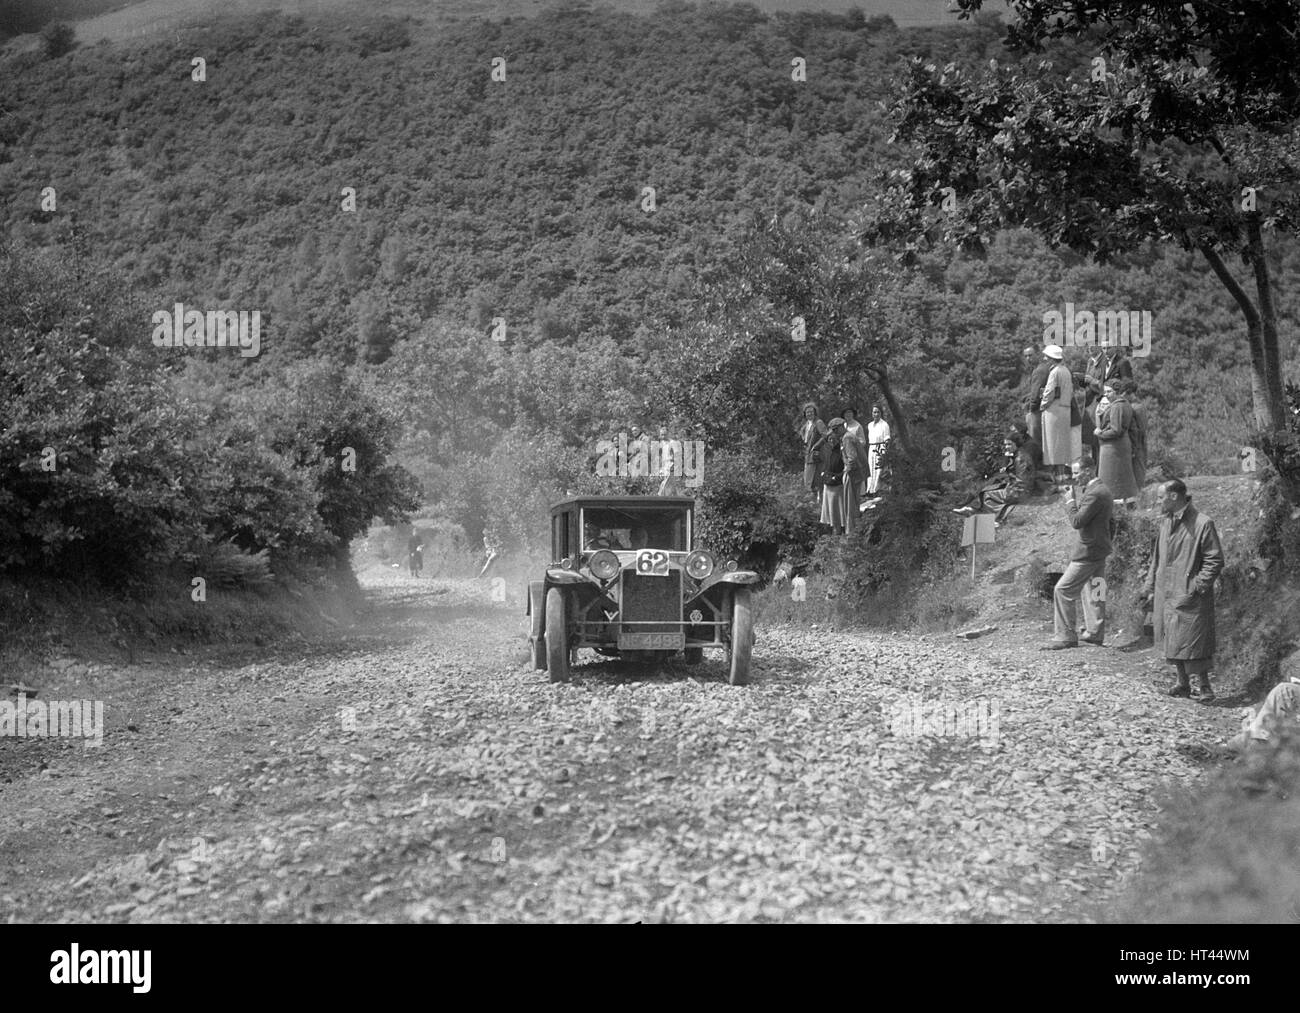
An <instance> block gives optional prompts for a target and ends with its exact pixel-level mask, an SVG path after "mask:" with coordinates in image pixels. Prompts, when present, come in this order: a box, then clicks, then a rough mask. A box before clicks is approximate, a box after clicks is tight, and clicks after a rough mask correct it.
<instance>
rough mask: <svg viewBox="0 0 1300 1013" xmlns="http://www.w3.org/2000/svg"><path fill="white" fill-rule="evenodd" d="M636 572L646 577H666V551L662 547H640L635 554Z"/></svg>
mask: <svg viewBox="0 0 1300 1013" xmlns="http://www.w3.org/2000/svg"><path fill="white" fill-rule="evenodd" d="M636 572H637V573H642V574H645V575H646V576H647V577H667V576H668V553H666V552H664V551H663V550H662V549H642V550H641V551H640V552H638V553H637V554H636Z"/></svg>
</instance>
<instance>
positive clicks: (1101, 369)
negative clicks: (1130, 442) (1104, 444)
mask: <svg viewBox="0 0 1300 1013" xmlns="http://www.w3.org/2000/svg"><path fill="white" fill-rule="evenodd" d="M1125 351H1126V350H1125V349H1124V348H1122V347H1118V346H1117V347H1115V348H1110V347H1108V346H1104V345H1103V346H1101V347H1099V348H1098V350H1097V354H1096V355H1093V356H1089V358H1088V366H1087V369H1086V370H1085V371H1084V373H1082V374H1081V375H1080V379H1081V381H1082V386H1083V387H1085V388H1086V393H1085V394H1084V406H1083V407H1084V434H1083V437H1084V441H1085V442H1088V443H1091V444H1092V453H1093V459H1094V460H1096V461H1100V460H1101V456H1100V442H1099V441H1098V439H1097V431H1098V430H1099V429H1100V428H1101V426H1100V423H1099V422H1098V418H1099V416H1100V414H1101V412H1100V410H1099V408H1098V402H1099V401H1101V398H1102V395H1103V393H1104V392H1105V388H1106V384H1107V383H1110V382H1112V381H1114V380H1131V379H1132V378H1133V363H1132V362H1131V361H1130V360H1129V358H1128V356H1127V355H1126V354H1125Z"/></svg>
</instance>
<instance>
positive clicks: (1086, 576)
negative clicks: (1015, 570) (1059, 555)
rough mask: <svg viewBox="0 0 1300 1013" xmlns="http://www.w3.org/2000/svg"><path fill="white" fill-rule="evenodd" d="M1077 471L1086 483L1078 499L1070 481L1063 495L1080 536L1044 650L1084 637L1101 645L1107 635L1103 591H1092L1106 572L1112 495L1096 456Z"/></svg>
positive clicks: (1055, 595)
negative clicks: (1100, 475) (1099, 474)
mask: <svg viewBox="0 0 1300 1013" xmlns="http://www.w3.org/2000/svg"><path fill="white" fill-rule="evenodd" d="M1079 477H1080V478H1081V479H1082V480H1083V481H1084V483H1085V484H1084V487H1083V494H1082V496H1081V497H1080V499H1079V500H1078V502H1076V501H1075V496H1074V489H1073V487H1071V489H1070V494H1069V496H1068V497H1067V498H1066V501H1065V507H1066V510H1067V511H1068V512H1069V515H1070V525H1071V526H1072V527H1073V528H1074V529H1075V531H1077V532H1078V536H1077V538H1076V540H1075V545H1074V551H1073V552H1072V553H1071V554H1070V563H1069V565H1068V566H1067V567H1066V568H1065V573H1063V574H1061V579H1060V580H1058V581H1057V582H1056V588H1055V589H1054V590H1053V592H1052V612H1053V620H1054V627H1055V632H1054V634H1053V636H1052V639H1051V640H1050V641H1049V642H1048V643H1046V644H1045V645H1043V647H1042V650H1044V651H1059V650H1063V649H1065V648H1068V647H1078V646H1079V643H1080V641H1082V642H1083V643H1086V644H1094V645H1096V646H1097V647H1101V646H1102V645H1103V644H1104V643H1105V640H1106V601H1105V594H1104V593H1103V594H1101V595H1097V594H1096V593H1095V592H1094V590H1093V581H1094V580H1096V579H1097V578H1098V577H1103V574H1104V572H1105V569H1106V557H1107V556H1109V555H1110V549H1111V540H1110V516H1111V511H1112V509H1113V507H1114V501H1113V498H1112V497H1111V494H1110V490H1109V489H1107V488H1106V483H1104V482H1103V481H1102V480H1101V479H1100V478H1098V477H1097V472H1096V468H1095V465H1094V462H1093V460H1092V458H1090V457H1085V458H1083V459H1082V461H1081V463H1080V466H1079ZM1103 579H1104V577H1103ZM1103 587H1104V584H1103ZM1080 599H1082V600H1083V622H1084V630H1083V636H1079V630H1078V628H1077V624H1078V608H1077V606H1078V603H1079V600H1080Z"/></svg>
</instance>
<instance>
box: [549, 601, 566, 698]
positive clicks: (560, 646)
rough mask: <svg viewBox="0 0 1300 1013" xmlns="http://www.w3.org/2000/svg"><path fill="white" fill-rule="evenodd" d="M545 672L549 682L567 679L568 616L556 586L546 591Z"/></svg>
mask: <svg viewBox="0 0 1300 1013" xmlns="http://www.w3.org/2000/svg"><path fill="white" fill-rule="evenodd" d="M546 674H547V675H548V676H550V679H551V682H568V681H569V628H568V617H567V616H566V615H565V609H564V594H563V592H561V591H560V589H559V588H558V587H553V588H551V589H550V590H549V591H547V592H546Z"/></svg>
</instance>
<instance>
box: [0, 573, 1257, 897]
mask: <svg viewBox="0 0 1300 1013" xmlns="http://www.w3.org/2000/svg"><path fill="white" fill-rule="evenodd" d="M482 588H483V585H481V584H475V582H472V581H461V582H438V581H432V580H421V581H416V580H412V579H410V578H408V577H406V576H405V575H404V574H397V573H395V572H387V573H385V572H382V571H379V572H378V578H377V581H372V583H371V586H370V587H369V588H368V591H367V593H368V594H369V595H370V598H371V602H372V611H371V614H370V615H368V616H365V617H363V622H362V623H361V624H359V625H358V626H357V628H355V629H353V630H348V631H343V632H341V634H340V637H339V639H338V641H337V642H334V643H326V644H314V645H311V644H299V645H285V646H283V647H282V648H281V649H280V650H279V651H276V652H270V651H262V650H252V651H249V652H245V653H243V654H239V653H235V652H231V651H226V652H224V654H220V655H212V656H210V657H207V658H203V659H197V660H196V659H183V658H179V657H178V656H171V658H174V659H175V660H173V661H168V660H167V659H162V662H161V663H159V662H153V663H148V664H144V665H137V666H133V667H131V668H129V669H125V668H124V669H114V668H97V669H95V670H92V671H90V672H89V673H84V674H78V672H79V669H78V668H76V667H72V668H68V669H66V670H65V671H64V672H63V673H62V674H61V675H58V676H53V677H52V678H51V679H50V681H49V682H48V683H47V684H46V685H44V686H42V696H43V698H45V699H58V698H63V699H74V698H80V697H87V696H95V697H97V698H101V699H103V700H104V701H105V710H106V715H107V719H106V723H107V731H106V733H105V737H104V742H103V745H102V746H101V747H99V748H91V749H85V748H83V746H82V745H81V744H75V745H74V744H70V743H68V742H67V741H65V740H58V739H0V846H3V848H4V851H5V854H6V855H8V856H10V861H9V862H8V863H6V865H5V867H4V870H3V872H0V919H7V920H11V921H43V920H83V919H84V920H90V921H157V920H178V921H261V920H271V921H275V920H283V921H309V920H319V921H334V920H341V921H355V920H380V921H387V920H450V921H489V920H491V921H495V920H597V921H637V920H657V919H668V920H682V921H695V920H751V919H753V920H783V919H784V920H864V921H879V920H901V921H971V920H976V921H988V920H992V921H1001V920H1011V921H1041V920H1059V919H1078V918H1088V917H1093V916H1094V914H1095V912H1094V909H1093V907H1092V905H1093V904H1094V903H1095V902H1103V903H1104V902H1105V901H1106V900H1107V899H1108V898H1109V897H1110V896H1112V895H1113V892H1114V891H1115V890H1117V889H1119V888H1120V885H1121V876H1122V874H1123V873H1125V872H1126V871H1128V870H1130V869H1132V868H1133V867H1134V864H1135V862H1136V848H1137V846H1138V845H1139V843H1140V841H1141V839H1142V837H1143V835H1144V833H1145V832H1146V831H1147V829H1148V828H1149V827H1150V826H1151V824H1152V821H1153V818H1154V817H1155V815H1156V809H1155V807H1154V804H1153V788H1154V787H1155V786H1156V785H1157V784H1158V783H1160V782H1161V781H1162V780H1163V779H1165V778H1172V779H1175V780H1177V781H1186V780H1188V779H1190V778H1192V777H1194V776H1195V774H1196V773H1197V772H1198V769H1199V768H1198V766H1197V763H1196V761H1195V760H1193V759H1187V758H1185V757H1184V755H1183V753H1181V752H1180V751H1179V747H1180V744H1185V743H1186V742H1188V741H1192V740H1196V739H1203V740H1211V739H1215V738H1221V737H1223V736H1224V735H1225V734H1228V733H1230V732H1231V731H1232V730H1233V726H1234V725H1235V714H1234V713H1233V712H1231V711H1224V710H1216V709H1215V708H1205V707H1197V706H1196V705H1193V704H1190V703H1188V702H1187V701H1171V700H1168V699H1165V698H1161V697H1160V696H1158V695H1157V694H1156V693H1155V691H1154V690H1153V688H1152V687H1151V685H1150V684H1149V676H1148V675H1147V674H1146V670H1145V668H1144V665H1145V664H1146V663H1147V662H1148V661H1149V660H1150V659H1149V657H1147V656H1144V655H1125V654H1121V653H1118V652H1115V651H1110V650H1097V649H1093V648H1088V649H1086V651H1085V649H1080V650H1079V651H1074V652H1060V654H1059V655H1052V656H1048V657H1046V660H1044V659H1045V656H1042V655H1037V656H1034V655H1033V654H1032V648H1033V646H1034V644H1036V642H1038V641H1039V640H1041V629H1042V622H1041V618H1037V617H1036V615H1037V612H1039V611H1041V610H1042V609H1041V606H1033V605H1030V604H1026V609H1025V615H1024V616H1022V617H1021V618H1019V619H1017V618H1016V617H1015V616H1013V615H1008V617H1007V621H1006V623H1005V625H1003V626H1001V627H1000V629H999V630H998V632H996V633H994V634H991V635H989V636H988V637H986V638H983V639H981V640H977V641H974V642H970V643H967V642H964V641H956V640H954V639H953V638H951V637H942V638H939V637H934V638H916V637H880V636H874V635H868V634H864V633H845V632H839V633H832V632H830V631H821V630H803V629H798V628H795V627H790V626H786V627H776V626H771V625H768V626H760V628H759V634H758V643H757V645H756V648H755V682H754V684H753V685H751V686H749V687H745V688H738V687H737V688H733V687H729V686H727V685H726V683H725V676H724V669H723V663H722V661H721V659H720V657H719V658H712V659H709V660H708V661H706V663H705V664H704V665H703V666H700V667H697V668H687V667H685V666H682V667H675V668H669V669H662V670H661V669H641V668H636V667H633V666H630V665H621V664H616V663H612V662H604V661H596V660H592V661H590V662H588V661H586V659H587V658H588V655H587V654H585V653H584V654H583V655H582V660H580V662H579V666H578V667H577V668H576V669H575V672H574V674H575V679H574V681H573V682H572V683H571V684H569V685H564V686H558V687H553V686H551V685H550V684H549V683H548V682H547V681H546V677H545V674H544V673H540V672H533V671H531V670H529V669H527V668H526V667H525V666H524V664H523V662H524V657H525V651H524V646H523V640H522V635H523V629H524V626H523V617H522V615H521V614H520V611H521V610H520V609H519V608H518V607H517V606H508V605H504V604H502V605H497V604H493V603H491V602H488V601H476V600H474V598H473V596H474V595H477V594H481V593H482V591H481V589H482ZM1147 655H1149V652H1147ZM590 657H591V658H592V659H595V656H594V655H591V656H590ZM936 707H937V709H936ZM348 708H351V709H352V710H348ZM981 708H982V710H981ZM945 709H947V711H948V717H947V722H946V724H945V723H944V711H945Z"/></svg>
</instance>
